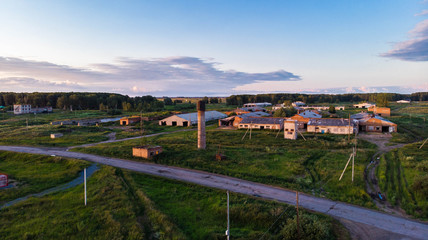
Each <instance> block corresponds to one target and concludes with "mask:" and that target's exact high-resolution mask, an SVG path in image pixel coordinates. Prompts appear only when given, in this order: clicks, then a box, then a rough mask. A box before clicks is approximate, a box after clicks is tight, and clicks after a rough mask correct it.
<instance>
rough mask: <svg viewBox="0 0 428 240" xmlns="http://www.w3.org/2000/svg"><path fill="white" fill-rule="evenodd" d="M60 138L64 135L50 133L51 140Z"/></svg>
mask: <svg viewBox="0 0 428 240" xmlns="http://www.w3.org/2000/svg"><path fill="white" fill-rule="evenodd" d="M62 136H64V134H62V133H51V138H52V139H54V138H60V137H62Z"/></svg>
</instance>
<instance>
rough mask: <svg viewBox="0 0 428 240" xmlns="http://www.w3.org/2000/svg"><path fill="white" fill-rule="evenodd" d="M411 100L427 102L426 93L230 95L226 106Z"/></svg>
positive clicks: (427, 95) (383, 103)
mask: <svg viewBox="0 0 428 240" xmlns="http://www.w3.org/2000/svg"><path fill="white" fill-rule="evenodd" d="M402 99H411V100H412V101H428V92H417V93H412V94H399V93H347V94H335V95H333V94H297V93H295V94H291V93H290V94H289V93H275V94H257V95H247V94H244V95H231V96H230V97H228V98H226V104H228V105H243V104H244V103H255V102H269V103H272V104H278V103H284V102H287V101H291V102H295V101H302V102H305V103H306V104H315V103H339V102H354V103H358V102H362V101H368V102H382V105H385V101H398V100H402Z"/></svg>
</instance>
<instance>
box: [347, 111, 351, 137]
mask: <svg viewBox="0 0 428 240" xmlns="http://www.w3.org/2000/svg"><path fill="white" fill-rule="evenodd" d="M350 139H351V114H350V113H349V126H348V142H349V140H350Z"/></svg>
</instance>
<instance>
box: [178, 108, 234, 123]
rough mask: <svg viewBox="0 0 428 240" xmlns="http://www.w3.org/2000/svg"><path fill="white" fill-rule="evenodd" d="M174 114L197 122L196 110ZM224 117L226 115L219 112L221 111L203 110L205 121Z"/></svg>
mask: <svg viewBox="0 0 428 240" xmlns="http://www.w3.org/2000/svg"><path fill="white" fill-rule="evenodd" d="M176 116H177V117H180V118H183V119H186V120H188V121H190V122H191V123H192V124H194V123H197V122H198V113H197V112H194V113H185V114H178V115H176ZM225 117H227V115H226V114H224V113H221V112H217V111H207V112H205V121H211V120H217V119H221V118H225Z"/></svg>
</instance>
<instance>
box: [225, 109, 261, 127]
mask: <svg viewBox="0 0 428 240" xmlns="http://www.w3.org/2000/svg"><path fill="white" fill-rule="evenodd" d="M267 116H270V114H269V113H265V112H251V113H245V114H242V115H237V116H231V117H227V118H223V119H219V120H218V125H219V126H220V127H226V126H233V127H238V125H239V123H240V122H241V121H242V119H244V118H246V117H267Z"/></svg>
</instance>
